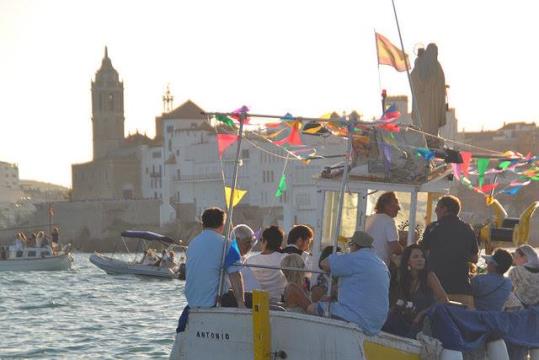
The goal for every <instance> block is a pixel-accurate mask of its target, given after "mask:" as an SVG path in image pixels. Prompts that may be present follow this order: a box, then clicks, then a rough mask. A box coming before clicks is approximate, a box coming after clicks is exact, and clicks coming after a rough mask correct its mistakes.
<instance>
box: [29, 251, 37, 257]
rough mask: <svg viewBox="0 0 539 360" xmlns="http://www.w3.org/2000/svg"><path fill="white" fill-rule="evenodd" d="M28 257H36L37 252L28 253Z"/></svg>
mask: <svg viewBox="0 0 539 360" xmlns="http://www.w3.org/2000/svg"><path fill="white" fill-rule="evenodd" d="M28 257H36V251H35V250H30V251H28Z"/></svg>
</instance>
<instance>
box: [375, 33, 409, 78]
mask: <svg viewBox="0 0 539 360" xmlns="http://www.w3.org/2000/svg"><path fill="white" fill-rule="evenodd" d="M374 35H375V37H376V53H377V55H378V64H379V65H389V66H393V67H394V68H395V70H397V71H406V68H407V66H406V65H408V69H409V68H410V61H409V60H408V55H406V60H405V59H404V56H405V55H404V53H403V52H402V51H401V50H400V49H399V48H398V47H396V46H395V45H393V44H392V43H391V42H390V41H389V40H388V39H387V38H386V37H385V36H382V35H380V34H378V33H377V32H375V33H374ZM407 63H408V64H407Z"/></svg>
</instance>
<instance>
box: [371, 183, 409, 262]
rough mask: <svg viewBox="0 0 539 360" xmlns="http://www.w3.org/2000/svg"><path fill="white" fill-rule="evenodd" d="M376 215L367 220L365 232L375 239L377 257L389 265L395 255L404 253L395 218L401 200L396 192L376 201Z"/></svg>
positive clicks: (388, 193) (383, 195)
mask: <svg viewBox="0 0 539 360" xmlns="http://www.w3.org/2000/svg"><path fill="white" fill-rule="evenodd" d="M374 210H375V211H376V213H375V214H372V215H371V216H369V217H368V218H367V221H366V223H365V232H367V233H368V234H369V235H371V236H372V237H373V238H374V243H373V247H374V250H375V251H376V255H378V257H380V259H382V260H383V261H384V262H385V263H386V265H389V262H390V260H391V256H392V255H393V254H396V255H399V254H401V253H402V246H401V245H400V244H399V232H398V231H397V225H396V224H395V217H397V214H398V213H399V210H400V206H399V199H397V196H396V195H395V193H394V192H392V191H389V192H385V193H383V194H382V195H380V197H379V198H378V200H377V201H376V206H375V208H374Z"/></svg>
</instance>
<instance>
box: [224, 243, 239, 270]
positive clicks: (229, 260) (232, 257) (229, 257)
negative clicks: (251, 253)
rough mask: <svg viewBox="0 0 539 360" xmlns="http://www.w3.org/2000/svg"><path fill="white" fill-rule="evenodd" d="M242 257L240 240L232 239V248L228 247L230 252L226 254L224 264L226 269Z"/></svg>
mask: <svg viewBox="0 0 539 360" xmlns="http://www.w3.org/2000/svg"><path fill="white" fill-rule="evenodd" d="M240 259H241V252H240V248H239V246H238V242H237V241H236V239H234V240H232V243H231V244H230V248H229V249H228V252H227V253H226V256H225V262H224V264H223V266H224V268H225V269H228V268H229V267H231V266H232V265H233V264H235V263H236V262H238V261H239V260H240Z"/></svg>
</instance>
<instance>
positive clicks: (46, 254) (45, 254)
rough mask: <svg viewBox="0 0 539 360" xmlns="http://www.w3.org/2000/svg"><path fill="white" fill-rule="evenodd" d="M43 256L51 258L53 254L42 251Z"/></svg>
mask: <svg viewBox="0 0 539 360" xmlns="http://www.w3.org/2000/svg"><path fill="white" fill-rule="evenodd" d="M41 256H42V257H45V256H51V253H50V252H49V251H42V252H41Z"/></svg>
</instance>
